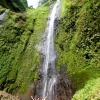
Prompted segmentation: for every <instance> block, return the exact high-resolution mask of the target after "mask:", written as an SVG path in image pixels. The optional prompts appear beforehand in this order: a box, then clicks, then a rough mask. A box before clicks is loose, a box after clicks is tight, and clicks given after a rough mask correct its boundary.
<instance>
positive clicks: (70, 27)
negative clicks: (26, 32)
mask: <svg viewBox="0 0 100 100" xmlns="http://www.w3.org/2000/svg"><path fill="white" fill-rule="evenodd" d="M99 9H100V1H98V0H70V1H69V0H62V7H61V20H60V24H59V27H58V31H57V35H56V36H55V44H56V48H57V50H58V54H59V56H58V63H57V68H58V70H60V67H61V66H66V67H67V70H68V73H69V75H70V77H71V79H72V84H73V85H74V87H75V90H76V93H75V95H74V96H73V100H92V99H93V100H99V98H100V97H99V96H97V97H94V95H96V93H97V92H98V91H99V90H100V87H98V86H100V79H99V77H100V28H99V27H100V24H99V23H100V20H99V19H100V16H99V15H100V10H99ZM95 82H97V83H96V84H95ZM97 87H98V88H97ZM89 88H90V90H89Z"/></svg>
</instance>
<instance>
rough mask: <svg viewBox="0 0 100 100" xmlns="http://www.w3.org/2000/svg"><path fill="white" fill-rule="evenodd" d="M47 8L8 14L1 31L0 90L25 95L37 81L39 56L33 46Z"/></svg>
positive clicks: (37, 38)
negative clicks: (28, 88)
mask: <svg viewBox="0 0 100 100" xmlns="http://www.w3.org/2000/svg"><path fill="white" fill-rule="evenodd" d="M48 13H49V10H48V8H47V7H44V6H42V7H39V8H38V9H28V10H27V12H26V13H22V14H21V13H15V12H12V11H8V13H7V15H6V17H5V19H4V22H3V27H1V28H0V90H3V89H4V90H5V91H7V92H10V93H14V92H16V91H19V92H22V93H23V92H25V90H26V88H27V87H28V86H29V84H30V83H31V82H33V83H35V82H36V79H37V68H38V66H39V62H40V55H39V53H38V51H37V49H36V45H37V44H38V43H39V42H40V41H41V37H42V35H43V33H44V29H45V26H46V21H47V17H48Z"/></svg>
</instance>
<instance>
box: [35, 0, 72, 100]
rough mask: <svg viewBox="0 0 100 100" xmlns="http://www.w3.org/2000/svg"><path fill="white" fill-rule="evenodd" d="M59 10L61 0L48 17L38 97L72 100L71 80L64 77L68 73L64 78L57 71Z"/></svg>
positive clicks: (47, 99) (58, 0)
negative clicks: (56, 28) (54, 37)
mask: <svg viewBox="0 0 100 100" xmlns="http://www.w3.org/2000/svg"><path fill="white" fill-rule="evenodd" d="M59 10H60V0H57V2H56V3H55V5H54V7H53V9H52V11H51V14H50V16H49V18H48V21H47V27H46V30H45V37H44V41H43V44H42V51H41V52H42V55H41V65H40V67H39V74H38V75H39V78H38V84H37V91H36V98H38V97H39V98H42V97H46V96H47V98H46V100H70V99H71V96H72V91H71V85H70V82H69V80H67V81H66V79H67V78H66V79H63V78H64V77H65V76H66V75H65V76H64V77H63V78H62V76H61V75H60V73H59V72H57V71H56V68H55V66H56V60H57V52H56V50H55V47H54V41H53V36H54V33H55V27H56V26H55V25H56V23H57V20H59V17H60V16H59V13H60V11H59ZM58 87H59V88H58ZM68 88H69V89H68ZM62 93H63V94H62ZM66 98H68V99H66Z"/></svg>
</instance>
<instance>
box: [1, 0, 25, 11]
mask: <svg viewBox="0 0 100 100" xmlns="http://www.w3.org/2000/svg"><path fill="white" fill-rule="evenodd" d="M0 5H1V6H2V7H4V8H7V9H10V10H12V11H15V12H20V11H21V12H23V11H25V9H26V8H25V7H26V5H27V4H26V2H25V3H23V0H9V1H8V0H0Z"/></svg>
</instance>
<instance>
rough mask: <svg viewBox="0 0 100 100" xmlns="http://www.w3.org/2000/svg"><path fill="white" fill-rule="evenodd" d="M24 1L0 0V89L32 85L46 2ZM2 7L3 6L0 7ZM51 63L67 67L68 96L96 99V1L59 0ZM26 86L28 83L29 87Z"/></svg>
mask: <svg viewBox="0 0 100 100" xmlns="http://www.w3.org/2000/svg"><path fill="white" fill-rule="evenodd" d="M21 2H24V0H21V1H20V0H17V1H16V0H9V2H8V1H7V0H1V1H0V5H1V6H2V7H1V6H0V14H1V13H3V12H4V10H5V8H9V9H10V10H8V12H7V14H6V17H5V18H4V20H3V22H2V27H1V28H0V90H5V91H7V92H10V93H16V91H18V92H21V93H24V92H25V91H26V89H27V88H28V86H29V85H30V87H31V89H34V88H35V87H34V86H35V84H36V80H37V69H38V66H39V64H40V54H39V53H38V51H37V49H36V47H37V44H38V43H40V41H41V40H42V36H43V34H42V33H44V30H45V27H46V21H47V17H48V14H49V9H48V7H46V6H44V5H49V4H50V3H48V2H49V1H48V2H47V3H46V4H44V5H42V6H40V7H39V8H37V9H27V10H26V12H25V13H23V14H22V13H16V12H20V11H22V12H23V11H25V6H26V3H25V4H24V3H21ZM3 7H5V8H3ZM55 45H56V48H57V51H58V54H59V56H58V62H57V68H58V70H60V67H61V66H65V67H67V68H66V69H67V70H66V71H68V73H69V75H70V77H71V79H72V83H73V85H74V88H75V90H76V93H75V94H74V96H73V100H85V99H87V100H91V99H94V100H97V99H100V95H99V93H100V85H99V84H100V1H99V0H62V1H61V19H60V22H59V26H58V29H57V34H56V36H55ZM30 87H29V88H30Z"/></svg>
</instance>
